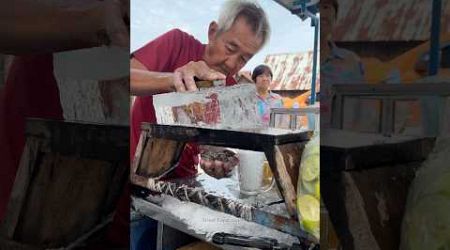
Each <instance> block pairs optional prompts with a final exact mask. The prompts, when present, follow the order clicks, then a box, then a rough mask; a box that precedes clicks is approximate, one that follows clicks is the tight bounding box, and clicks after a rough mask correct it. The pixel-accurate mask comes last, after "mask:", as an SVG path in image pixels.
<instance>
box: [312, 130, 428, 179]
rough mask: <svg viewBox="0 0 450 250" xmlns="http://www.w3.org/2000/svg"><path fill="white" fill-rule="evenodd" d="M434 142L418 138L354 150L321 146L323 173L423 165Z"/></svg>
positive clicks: (359, 147)
mask: <svg viewBox="0 0 450 250" xmlns="http://www.w3.org/2000/svg"><path fill="white" fill-rule="evenodd" d="M323 139H324V140H325V138H323ZM349 140H350V138H349ZM435 140H436V139H435V138H431V137H430V138H417V139H410V140H407V141H402V142H398V143H386V144H373V145H367V146H357V147H352V148H347V147H344V146H342V147H338V146H327V145H321V147H320V149H321V162H322V164H321V171H342V170H362V169H369V168H374V167H379V166H380V165H385V166H388V165H392V166H393V165H395V164H401V163H405V162H414V161H423V160H424V159H425V158H426V157H427V156H428V154H429V153H430V152H431V150H432V149H433V146H434V143H435ZM343 145H345V143H344V142H343Z"/></svg>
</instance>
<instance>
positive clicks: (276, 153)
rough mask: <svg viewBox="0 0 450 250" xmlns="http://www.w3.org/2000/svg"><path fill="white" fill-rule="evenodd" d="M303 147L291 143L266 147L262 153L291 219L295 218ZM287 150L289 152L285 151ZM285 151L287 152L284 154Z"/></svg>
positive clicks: (302, 145) (300, 144) (302, 144)
mask: <svg viewBox="0 0 450 250" xmlns="http://www.w3.org/2000/svg"><path fill="white" fill-rule="evenodd" d="M303 147H304V143H293V144H287V145H284V146H283V147H282V146H279V145H275V146H272V147H266V148H265V151H264V152H265V154H266V158H267V161H268V162H269V166H270V168H271V170H272V173H273V175H274V177H275V180H276V183H277V186H278V188H279V190H280V192H281V194H282V196H283V198H284V202H285V203H286V208H287V210H288V213H289V215H290V216H291V217H293V218H296V217H297V209H296V207H297V206H296V204H295V201H296V199H297V195H296V194H297V192H296V188H295V187H296V186H297V179H298V171H299V167H300V159H301V152H302V150H303ZM287 148H289V150H286V149H287ZM285 150H286V151H287V152H284V151H285ZM293 159H296V160H293ZM294 175H296V176H294ZM294 181H295V183H294Z"/></svg>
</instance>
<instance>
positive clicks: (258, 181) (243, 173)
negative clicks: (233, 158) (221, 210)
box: [238, 150, 275, 195]
mask: <svg viewBox="0 0 450 250" xmlns="http://www.w3.org/2000/svg"><path fill="white" fill-rule="evenodd" d="M265 160H266V156H265V155H264V153H263V152H257V151H249V150H239V167H238V171H239V172H238V173H239V189H240V192H241V193H242V194H245V195H256V194H259V193H262V192H267V191H269V190H270V189H271V188H272V187H273V184H274V183H275V182H274V181H273V180H274V178H273V180H272V183H271V184H270V185H267V186H263V176H264V161H265Z"/></svg>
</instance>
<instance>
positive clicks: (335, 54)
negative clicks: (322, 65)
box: [328, 41, 345, 59]
mask: <svg viewBox="0 0 450 250" xmlns="http://www.w3.org/2000/svg"><path fill="white" fill-rule="evenodd" d="M328 46H330V48H331V57H335V58H338V59H344V58H345V55H344V54H343V53H342V51H341V49H339V48H338V46H336V44H335V43H334V42H333V41H329V42H328Z"/></svg>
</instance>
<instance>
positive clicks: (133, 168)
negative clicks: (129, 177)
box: [130, 131, 147, 174]
mask: <svg viewBox="0 0 450 250" xmlns="http://www.w3.org/2000/svg"><path fill="white" fill-rule="evenodd" d="M146 142H147V131H142V132H141V134H140V135H139V141H138V144H137V146H136V151H135V153H134V156H133V157H134V158H133V161H132V162H131V168H130V174H134V173H136V171H137V169H138V167H139V164H140V162H141V158H142V153H143V151H144V146H145V144H146Z"/></svg>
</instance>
